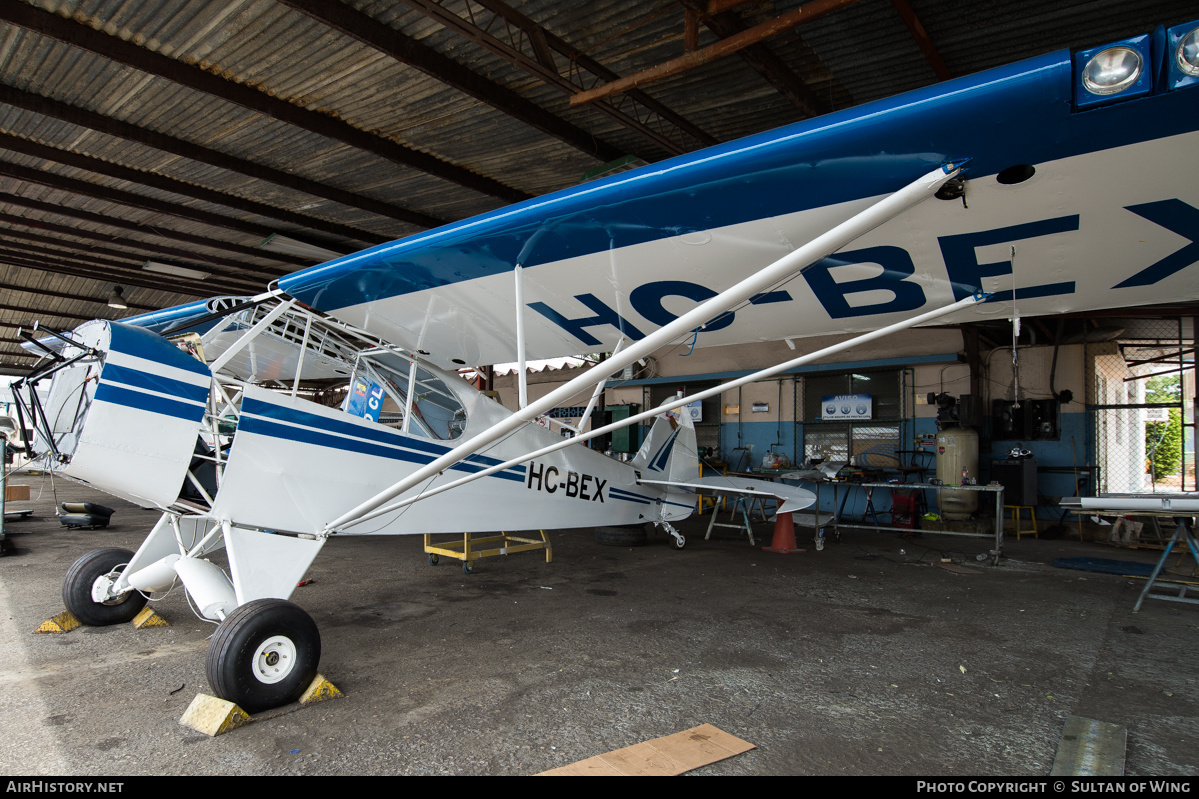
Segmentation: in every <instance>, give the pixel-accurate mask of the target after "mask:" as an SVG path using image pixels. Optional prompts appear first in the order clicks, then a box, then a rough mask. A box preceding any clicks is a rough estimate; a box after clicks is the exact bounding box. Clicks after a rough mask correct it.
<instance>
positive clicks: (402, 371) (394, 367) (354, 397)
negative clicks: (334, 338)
mask: <svg viewBox="0 0 1199 799" xmlns="http://www.w3.org/2000/svg"><path fill="white" fill-rule="evenodd" d="M412 368H413V364H411V363H410V362H409V361H407V360H406V359H404V358H402V357H400V356H398V355H395V354H394V353H376V354H372V355H363V356H361V357H360V358H359V359H358V365H357V368H356V370H355V373H354V377H353V379H352V380H351V381H350V392H349V396H348V397H347V400H346V412H347V413H351V414H353V415H355V416H361V417H363V418H365V419H371V420H373V421H376V422H379V423H380V424H385V425H387V426H389V427H394V428H396V429H397V430H404V431H405V432H407V433H411V434H414V435H420V436H424V437H426V438H432V439H438V440H443V441H447V440H450V439H454V438H458V437H459V436H460V435H462V431H463V430H464V429H465V427H466V409H465V408H463V407H462V403H461V402H459V401H458V398H457V397H456V396H455V395H454V393H453V392H452V391H450V390H449V389H448V388H447V387H446V385H445V382H444V381H443V380H442V379H441V378H440V377H438V376H437V375H435V374H433V373H432V372H430V371H428V370H427V369H425V368H423V367H421V366H419V365H416V367H415V370H416V371H415V376H414V375H413V373H412ZM410 393H411V396H409V394H410ZM405 421H407V423H405Z"/></svg>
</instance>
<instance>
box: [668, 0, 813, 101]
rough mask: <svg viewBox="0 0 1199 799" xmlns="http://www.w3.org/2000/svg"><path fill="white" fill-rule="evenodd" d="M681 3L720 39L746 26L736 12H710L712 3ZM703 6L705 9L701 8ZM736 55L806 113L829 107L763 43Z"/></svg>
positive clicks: (695, 0)
mask: <svg viewBox="0 0 1199 799" xmlns="http://www.w3.org/2000/svg"><path fill="white" fill-rule="evenodd" d="M682 3H683V6H684V7H685V8H686V9H687V10H688V11H689V12H693V13H695V15H696V16H697V17H698V18H699V19H702V20H703V22H704V24H705V25H707V26H708V28H709V29H710V30H711V31H712V32H713V33H715V34H716V35H717V36H719V37H720V38H721V39H727V38H729V37H732V36H736V35H737V34H739V33H742V32H744V31H745V30H746V26H745V22H744V21H743V20H742V19H741V17H739V16H738V15H736V14H734V13H731V12H727V11H725V12H722V13H712V12H711V8H712V6H713V5H714V4H713V3H704V2H703V0H682ZM705 6H706V7H707V11H705V10H704V8H705ZM738 55H739V56H740V57H741V59H742V60H743V61H745V63H747V64H749V66H750V67H751V68H752V69H753V70H754V71H756V72H757V73H758V74H759V75H761V76H762V77H763V78H765V79H766V81H767V82H768V83H769V84H770V85H771V86H773V87H774V88H775V90H776V91H778V93H779V94H781V95H783V96H784V97H786V98H787V99H788V100H789V101H790V102H791V104H792V105H794V106H795V107H796V108H798V109H799V110H800V111H801V112H802V113H803V114H804V115H805V116H809V117H815V116H820V115H821V114H827V113H828V112H829V111H831V110H832V108H830V107H829V105H828V104H827V103H825V102H823V101H821V100H820V99H819V98H818V97H817V96H816V93H815V92H814V91H812V89H811V88H809V87H808V85H807V84H806V83H804V81H803V79H802V78H800V77H799V76H798V75H796V74H795V73H794V72H793V71H792V70H791V68H790V67H788V66H787V64H786V63H785V62H784V61H783V60H782V59H781V58H779V57H778V56H776V55H775V54H774V53H773V52H771V50H770V48H769V47H767V46H766V45H765V43H762V42H759V43H757V44H751V45H749V46H748V47H746V48H745V49H743V50H741V51H740V52H739V53H738Z"/></svg>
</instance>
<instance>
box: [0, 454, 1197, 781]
mask: <svg viewBox="0 0 1199 799" xmlns="http://www.w3.org/2000/svg"><path fill="white" fill-rule="evenodd" d="M16 482H19V483H20V482H24V483H30V484H32V486H33V493H34V496H35V499H34V500H33V501H31V502H29V503H15V504H14V503H10V506H9V509H10V510H12V509H14V508H19V507H32V508H34V509H36V516H35V518H33V519H31V520H26V521H21V522H12V523H9V524H8V530H9V531H10V533H12V535H11V539H12V540H13V541H14V542H15V545H16V548H15V552H13V553H12V554H11V555H10V556H7V557H3V558H0V646H2V647H3V651H4V653H5V655H4V657H3V659H2V661H0V682H2V684H3V686H4V687H3V690H2V691H0V730H3V731H4V734H3V735H0V771H3V772H4V773H7V774H31V775H32V774H37V775H113V776H122V775H138V774H246V775H259V774H280V775H293V774H532V773H536V772H539V771H542V770H545V769H549V768H553V767H556V766H560V765H564V764H567V763H571V762H574V761H576V760H579V759H582V758H585V757H589V756H591V755H595V754H600V753H603V752H607V751H610V750H613V749H617V748H621V747H624V746H629V745H631V744H634V743H637V742H639V741H643V740H646V739H650V738H655V737H658V736H662V735H668V734H670V733H673V732H677V731H680V730H684V729H688V728H690V727H693V726H695V725H698V724H701V723H704V722H707V723H711V724H714V725H716V726H717V727H720V728H721V729H723V730H725V731H727V732H729V733H732V734H733V735H736V736H739V737H741V738H743V739H745V740H747V741H749V742H751V743H753V744H755V745H756V746H757V748H756V749H754V750H752V751H750V752H748V753H746V754H742V755H739V756H737V757H734V758H731V759H728V760H725V761H721V762H718V763H716V764H713V765H710V766H707V767H705V768H703V769H700V770H698V771H696V772H692V773H700V774H909V775H940V776H954V775H1027V776H1037V775H1046V774H1048V773H1049V769H1050V767H1051V765H1052V763H1053V758H1054V754H1055V752H1056V749H1057V746H1058V741H1059V738H1060V735H1061V730H1062V726H1063V724H1064V723H1065V720H1066V718H1067V716H1069V715H1070V714H1077V715H1082V716H1087V717H1090V718H1095V719H1099V720H1102V721H1107V722H1111V723H1115V724H1119V725H1123V726H1125V727H1126V728H1127V729H1128V745H1127V774H1129V775H1132V776H1150V775H1157V776H1165V775H1194V774H1196V773H1199V635H1197V634H1196V633H1197V631H1199V607H1195V606H1191V605H1182V604H1178V603H1169V602H1160V601H1152V600H1149V601H1146V603H1145V606H1144V607H1143V608H1142V610H1141V611H1140V612H1139V613H1136V614H1134V613H1132V607H1133V604H1134V603H1135V601H1136V598H1137V595H1138V593H1139V592H1140V590H1141V587H1142V585H1143V583H1142V582H1140V581H1137V580H1133V579H1128V578H1122V577H1115V576H1109V575H1104V574H1096V573H1086V572H1078V571H1068V570H1063V569H1057V568H1053V567H1052V566H1050V565H1049V564H1050V563H1051V562H1052V561H1053V560H1055V559H1056V558H1058V557H1062V556H1079V555H1091V556H1096V557H1104V558H1115V559H1121V560H1135V561H1140V562H1154V561H1155V560H1156V557H1157V555H1158V554H1159V553H1156V552H1153V551H1150V550H1127V549H1113V548H1111V547H1107V546H1101V545H1097V544H1089V543H1088V544H1083V543H1080V542H1078V541H1077V540H1074V541H1062V540H1056V541H1047V540H1030V539H1028V538H1025V539H1024V540H1023V541H1020V542H1015V541H1009V542H1007V544H1006V548H1005V552H1006V558H1005V559H1003V560H1002V561H1001V562H1000V564H999V565H998V566H991V565H989V564H986V563H979V562H978V561H976V560H975V556H976V555H977V554H979V553H982V552H985V551H986V549H988V547H989V543H988V541H987V540H986V539H973V538H952V537H946V536H938V535H931V534H925V535H923V536H921V537H920V538H917V539H912V540H903V539H899V538H897V537H895V535H894V534H887V533H876V532H870V531H850V532H846V534H845V535H844V540H843V541H842V543H840V544H830V545H829V546H827V547H826V548H825V549H824V550H823V551H821V552H816V551H814V550H812V551H808V552H807V553H804V554H794V555H776V554H770V553H766V552H763V551H761V549H759V548H754V547H751V546H749V544H748V543H747V542H746V541H745V539H744V538H737V537H735V535H734V534H733V531H723V532H724V535H723V536H722V537H721V540H718V541H710V542H704V541H703V540H702V538H703V526H704V523H705V520H700V519H692V520H690V521H689V522H688V523H686V524H685V525H684V528H683V529H684V532H685V533H687V535H688V536H689V545H688V547H687V549H686V550H685V551H682V552H676V551H673V550H672V549H670V548H669V547H668V546H667V543H666V541H665V539H664V537H661V536H658V537H654V538H651V541H650V544H649V545H648V546H645V547H640V548H630V549H624V548H610V547H604V546H600V545H598V544H596V543H595V541H594V539H593V536H592V535H591V534H590V532H589V531H573V532H554V533H552V534H551V538H552V542H553V546H554V562H553V563H551V564H546V563H545V562H544V559H543V558H542V556H541V555H540V554H522V555H515V556H509V557H505V558H494V559H490V560H485V561H480V562H479V563H477V564H476V566H475V573H474V574H472V575H469V576H467V575H464V574H463V572H462V569H461V567H460V566H459V565H458V564H457V563H454V562H447V561H446V560H444V559H443V560H442V563H441V565H439V566H438V567H436V568H434V567H431V566H430V565H429V563H428V559H427V557H426V556H425V555H424V554H423V552H422V548H421V541H420V539H419V538H416V537H408V538H373V539H372V538H346V539H338V540H333V541H331V542H330V543H329V544H328V545H327V546H326V547H325V549H324V551H323V552H322V553H321V555H320V556H319V557H318V558H317V561H316V563H315V564H314V566H313V568H312V570H311V571H310V572H309V577H310V578H312V579H314V582H313V583H312V584H310V585H307V586H304V587H301V588H299V589H297V591H296V592H295V594H294V596H293V600H294V601H296V602H297V603H299V604H300V605H301V606H303V607H304V608H305V609H306V610H307V611H308V612H309V613H310V614H311V615H312V616H313V617H314V618H315V619H316V621H317V623H318V625H319V626H320V629H321V634H322V640H323V648H324V655H323V658H322V662H321V671H322V672H323V673H324V674H325V675H326V676H327V677H328V678H329V679H330V680H331V681H332V682H333V683H335V684H336V685H337V686H338V687H339V688H340V689H341V690H342V691H344V692H345V694H346V697H345V698H344V699H339V700H336V701H330V702H325V703H322V704H318V705H314V706H311V707H307V708H300V707H298V706H292V707H291V708H287V709H284V710H283V711H277V712H276V713H275V714H274V715H271V714H267V715H268V716H269V717H267V718H260V719H259V720H258V721H256V722H255V723H254V724H251V725H249V726H248V727H245V728H242V729H239V730H236V731H234V732H233V733H230V734H227V735H223V736H220V737H218V738H208V737H206V736H204V735H201V734H199V733H196V732H194V731H192V730H190V729H188V728H185V727H183V726H181V725H179V724H178V719H179V717H180V716H181V715H182V714H183V712H184V710H185V709H186V708H187V706H188V704H189V703H190V702H191V700H192V698H193V697H194V696H195V695H196V693H198V692H206V691H207V690H208V686H207V684H206V682H205V677H204V653H205V647H206V639H207V637H208V636H209V635H211V633H212V631H213V629H214V628H213V626H212V625H210V624H207V623H203V622H200V621H198V620H197V619H196V618H195V617H194V616H193V614H192V613H191V611H190V610H189V608H188V605H187V602H186V600H185V598H184V595H183V593H182V591H181V590H179V589H176V590H175V591H174V592H173V593H171V594H169V595H168V596H166V597H165V598H164V599H162V600H161V601H160V602H159V603H158V604H157V609H158V611H159V613H160V614H161V615H163V616H165V617H166V618H168V619H169V620H170V621H171V622H172V626H171V627H169V628H166V629H149V630H143V631H136V630H133V629H132V628H131V627H130V626H129V625H121V626H118V627H108V628H87V629H82V630H77V631H75V632H72V633H69V634H65V635H34V634H33V630H34V629H35V628H36V627H37V626H38V624H39V623H41V622H42V621H43V620H44V619H47V618H49V617H50V616H52V615H54V614H56V613H58V612H60V611H61V610H62V601H61V598H60V594H59V591H60V582H61V579H62V576H63V574H64V573H65V572H66V570H67V568H68V567H69V566H70V564H71V563H72V562H73V561H74V560H75V559H76V558H77V557H79V556H80V555H82V554H83V553H85V552H87V551H89V550H91V549H94V548H97V547H101V546H121V547H126V548H128V549H135V548H136V547H137V545H138V544H139V543H140V541H141V539H142V537H143V535H144V534H145V532H146V531H147V530H148V529H149V528H150V526H151V525H152V523H153V522H154V520H155V519H156V514H154V513H152V512H150V511H144V510H141V509H138V508H135V507H133V506H130V505H128V504H126V503H123V502H120V501H117V500H113V499H111V498H108V497H106V496H104V495H101V494H99V493H97V492H93V491H91V490H89V489H87V488H85V487H82V486H79V485H76V484H72V483H66V482H63V481H57V483H56V488H57V497H55V496H54V494H53V492H52V487H51V485H50V483H49V481H48V480H45V481H43V480H42V479H39V478H29V477H26V478H18V479H17V480H16ZM39 494H40V496H39ZM56 498H57V500H59V501H62V500H72V501H100V502H103V503H104V504H108V505H110V506H114V507H116V508H117V509H118V510H117V514H116V515H115V516H114V517H113V525H112V526H111V527H110V528H109V529H107V530H103V531H69V530H66V529H64V528H62V527H60V526H59V525H58V522H57V520H56V519H55V518H54V517H53V507H54V501H55V499H56ZM761 532H763V533H764V532H766V531H765V529H763V530H762V531H761ZM942 557H948V558H952V560H953V561H954V562H955V563H958V564H962V565H965V566H967V567H968V568H969V569H970V572H969V573H968V574H961V573H955V572H954V571H950V570H947V569H944V568H939V567H937V566H936V565H934V564H936V563H938V562H940V560H941V558H942Z"/></svg>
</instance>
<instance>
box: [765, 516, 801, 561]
mask: <svg viewBox="0 0 1199 799" xmlns="http://www.w3.org/2000/svg"><path fill="white" fill-rule="evenodd" d="M762 550H763V551H764V552H781V553H783V554H788V553H791V552H807V550H806V549H799V548H797V547H796V546H795V522H794V521H792V519H791V513H790V511H788V512H787V513H776V514H775V515H774V538H773V539H771V541H770V546H768V547H762Z"/></svg>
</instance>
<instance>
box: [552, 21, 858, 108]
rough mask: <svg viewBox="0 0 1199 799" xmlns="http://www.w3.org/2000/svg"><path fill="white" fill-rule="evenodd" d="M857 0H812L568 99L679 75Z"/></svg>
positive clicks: (582, 100) (592, 97) (587, 99)
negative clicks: (693, 50)
mask: <svg viewBox="0 0 1199 799" xmlns="http://www.w3.org/2000/svg"><path fill="white" fill-rule="evenodd" d="M856 2H858V0H813V1H812V2H810V3H807V4H806V5H803V6H800V7H799V8H797V9H795V10H794V11H789V12H787V13H786V14H783V15H781V16H778V17H775V18H774V19H772V20H769V21H767V22H763V23H762V24H760V25H755V26H754V27H752V28H748V29H747V30H744V31H742V32H741V33H738V34H736V35H734V36H730V37H729V38H727V39H721V40H720V41H718V42H716V44H712V45H709V46H707V47H704V48H702V49H700V50H696V51H695V52H692V53H685V54H684V55H682V56H680V57H679V58H675V59H671V60H670V61H667V62H666V63H664V64H659V65H658V66H656V67H650V68H649V69H645V70H642V71H641V72H638V73H636V74H634V75H629V76H628V77H625V78H620V79H619V80H615V81H611V82H609V83H605V84H602V85H600V86H597V87H596V88H594V89H589V90H587V91H582V92H578V93H577V94H575V95H574V96H572V97H571V98H570V104H571V105H572V106H579V105H584V104H586V103H592V102H595V101H596V100H600V99H603V98H605V97H611V96H612V95H614V94H620V93H622V92H626V91H628V90H629V89H633V88H636V87H639V86H644V85H645V84H647V83H653V82H654V81H659V80H662V79H663V78H669V77H672V76H674V75H680V74H682V73H684V72H688V71H690V70H692V69H695V68H696V67H699V66H702V65H704V64H707V63H710V62H712V61H715V60H717V59H720V58H724V57H725V56H728V55H732V54H733V53H736V52H738V51H739V50H742V49H744V48H746V47H749V46H750V45H752V44H757V43H758V42H763V41H765V40H767V39H769V38H771V37H772V36H777V35H778V34H780V33H784V32H785V31H789V30H791V29H792V28H795V27H798V26H799V25H802V24H804V23H805V22H811V21H812V20H814V19H818V18H819V17H822V16H824V15H825V14H830V13H832V12H834V11H837V10H838V9H841V8H844V7H845V6H849V5H853V4H854V3H856Z"/></svg>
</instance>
